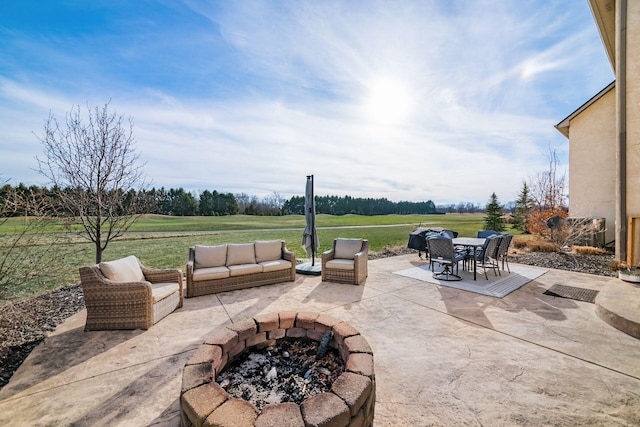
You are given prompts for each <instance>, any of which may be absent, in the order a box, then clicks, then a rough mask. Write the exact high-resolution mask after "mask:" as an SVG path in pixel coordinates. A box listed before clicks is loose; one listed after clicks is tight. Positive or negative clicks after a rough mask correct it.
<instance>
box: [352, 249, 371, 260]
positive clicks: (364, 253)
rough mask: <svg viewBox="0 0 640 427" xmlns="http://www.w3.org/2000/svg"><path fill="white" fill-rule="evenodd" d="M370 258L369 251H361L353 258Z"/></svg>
mask: <svg viewBox="0 0 640 427" xmlns="http://www.w3.org/2000/svg"><path fill="white" fill-rule="evenodd" d="M368 256H369V251H360V252H356V254H355V255H354V256H353V259H357V258H367V257H368Z"/></svg>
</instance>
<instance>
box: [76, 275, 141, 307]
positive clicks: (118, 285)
mask: <svg viewBox="0 0 640 427" xmlns="http://www.w3.org/2000/svg"><path fill="white" fill-rule="evenodd" d="M82 291H83V293H84V298H85V301H86V303H87V304H89V303H90V301H93V300H96V299H97V300H111V299H112V298H113V299H115V300H119V299H122V295H123V293H125V294H128V293H131V294H132V295H140V294H141V293H142V294H144V295H145V297H144V299H143V300H144V301H145V302H146V301H149V302H151V283H149V282H113V281H111V280H109V279H107V278H104V279H102V280H100V281H91V282H88V283H87V282H82ZM127 302H131V300H129V301H127Z"/></svg>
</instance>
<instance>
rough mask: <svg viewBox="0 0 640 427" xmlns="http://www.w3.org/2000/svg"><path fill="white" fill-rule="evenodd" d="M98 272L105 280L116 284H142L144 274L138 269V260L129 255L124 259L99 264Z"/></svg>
mask: <svg viewBox="0 0 640 427" xmlns="http://www.w3.org/2000/svg"><path fill="white" fill-rule="evenodd" d="M98 267H100V271H102V274H104V277H106V278H107V279H109V280H111V281H113V282H118V283H126V282H144V281H145V280H146V279H145V278H144V274H143V273H142V269H141V268H140V263H139V262H138V258H136V257H135V256H134V255H130V256H128V257H126V258H120V259H117V260H114V261H108V262H101V263H100V264H98Z"/></svg>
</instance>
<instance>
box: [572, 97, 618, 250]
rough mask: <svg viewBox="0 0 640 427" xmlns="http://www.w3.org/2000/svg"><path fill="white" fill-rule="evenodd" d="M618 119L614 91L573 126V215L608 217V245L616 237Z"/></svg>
mask: <svg viewBox="0 0 640 427" xmlns="http://www.w3.org/2000/svg"><path fill="white" fill-rule="evenodd" d="M615 118H616V105H615V88H614V89H612V90H610V91H609V92H608V93H606V94H605V95H603V96H602V97H601V98H600V99H598V100H597V101H596V102H594V103H593V104H591V105H590V106H589V107H588V108H587V109H585V110H584V111H582V112H581V113H580V114H578V115H577V116H576V117H574V118H573V119H572V120H571V123H570V126H569V216H572V217H603V218H605V220H606V231H605V242H610V241H612V240H614V238H615V237H614V231H615V227H614V225H615V217H616V212H615V207H616V190H615V182H616V149H615V141H616V120H615Z"/></svg>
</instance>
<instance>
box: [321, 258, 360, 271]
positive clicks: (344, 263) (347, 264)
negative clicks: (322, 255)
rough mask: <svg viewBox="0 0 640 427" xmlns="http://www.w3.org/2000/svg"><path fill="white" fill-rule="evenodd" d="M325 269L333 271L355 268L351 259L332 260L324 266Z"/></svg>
mask: <svg viewBox="0 0 640 427" xmlns="http://www.w3.org/2000/svg"><path fill="white" fill-rule="evenodd" d="M324 266H325V268H332V269H334V270H353V269H354V268H355V261H353V260H352V259H332V260H329V261H327V262H326V263H325V264H324Z"/></svg>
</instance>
